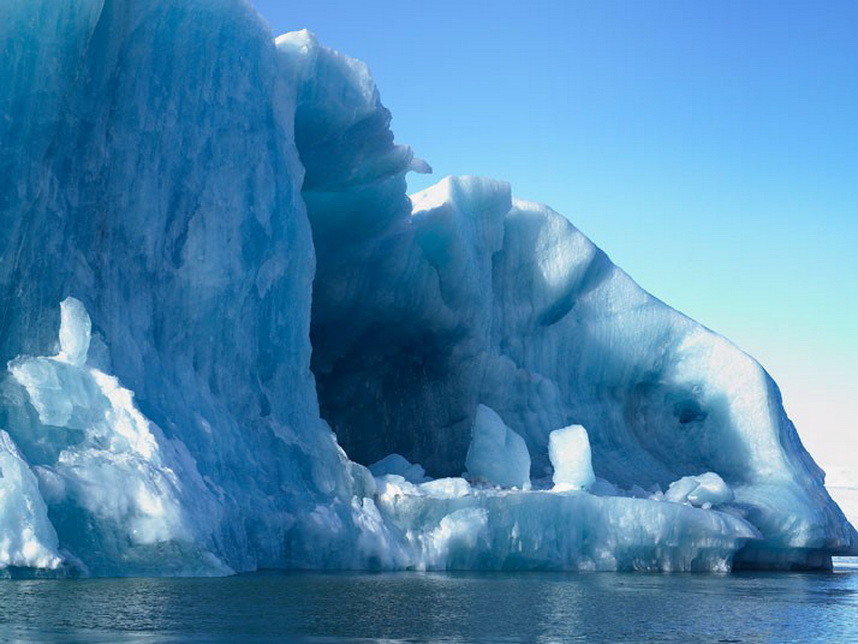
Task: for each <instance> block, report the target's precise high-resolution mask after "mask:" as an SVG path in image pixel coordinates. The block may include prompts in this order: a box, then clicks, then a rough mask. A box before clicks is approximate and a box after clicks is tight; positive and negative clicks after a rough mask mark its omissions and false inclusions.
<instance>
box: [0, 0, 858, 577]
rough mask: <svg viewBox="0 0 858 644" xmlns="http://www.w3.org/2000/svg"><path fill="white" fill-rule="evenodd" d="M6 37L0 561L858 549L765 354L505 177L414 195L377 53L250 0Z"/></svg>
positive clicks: (15, 27) (177, 565)
mask: <svg viewBox="0 0 858 644" xmlns="http://www.w3.org/2000/svg"><path fill="white" fill-rule="evenodd" d="M0 42H2V43H4V46H3V47H2V51H0V365H6V366H7V369H5V370H2V369H0V371H2V374H0V426H2V427H3V429H4V430H5V431H6V432H7V434H3V435H2V439H3V440H2V449H0V468H2V469H3V478H2V479H0V492H2V498H0V504H2V510H3V512H2V517H3V519H2V521H0V568H2V569H4V570H6V571H7V572H8V571H9V569H10V568H13V567H25V568H42V569H44V570H47V571H55V574H66V573H67V572H69V571H71V570H74V571H76V572H78V573H82V574H85V573H87V572H89V573H91V574H96V575H124V574H186V575H187V574H226V573H229V572H230V571H245V570H255V569H258V568H263V567H264V568H289V567H300V568H397V569H398V568H416V569H449V568H486V569H546V568H553V569H597V570H603V569H604V570H613V569H628V570H635V569H658V570H725V569H729V568H730V567H731V566H750V567H775V568H790V567H810V568H825V567H827V566H829V565H830V560H831V555H832V554H849V553H850V552H855V550H856V547H858V536H856V533H855V531H854V529H853V528H852V527H851V526H850V525H849V523H848V522H847V521H846V520H845V518H844V517H843V514H842V513H841V512H840V510H839V509H838V507H837V506H836V505H835V504H834V503H833V502H832V501H831V499H830V497H829V496H828V494H827V492H826V491H825V489H824V487H823V474H822V472H821V470H820V469H819V468H818V467H817V466H816V465H815V463H814V462H813V460H812V459H811V458H810V456H809V455H808V454H807V452H806V451H805V450H804V448H803V447H802V445H801V442H800V440H799V438H798V435H797V434H796V432H795V429H794V427H793V426H792V424H791V423H790V421H789V420H788V419H787V417H786V414H785V413H784V410H783V407H782V405H781V400H780V394H779V392H778V389H777V387H776V385H775V384H774V382H773V381H772V380H771V378H770V377H769V376H768V374H766V372H765V371H764V370H763V369H762V367H760V365H759V364H757V363H756V362H755V361H754V360H753V359H752V358H750V357H748V356H747V355H745V354H743V353H742V352H741V351H739V350H738V349H737V348H736V347H735V346H733V345H732V344H730V343H729V342H728V341H727V340H725V339H724V338H721V337H720V336H718V335H717V334H715V333H713V332H711V331H709V330H708V329H705V328H704V327H702V326H700V325H699V324H697V323H695V322H694V321H692V320H689V319H688V318H686V317H684V316H683V315H681V314H680V313H678V312H676V311H674V310H672V309H670V308H669V307H667V306H665V305H664V304H663V303H661V302H660V301H658V300H656V299H655V298H653V297H652V296H650V295H649V294H647V293H646V292H645V291H643V290H642V289H640V288H639V287H638V286H637V285H636V284H635V283H634V282H633V281H632V280H631V278H630V277H629V276H627V275H626V274H625V273H623V272H622V271H621V270H620V269H619V268H617V267H616V266H614V265H613V264H612V263H611V261H610V260H609V259H608V257H607V256H606V255H605V254H604V253H603V252H602V251H601V250H599V249H598V248H597V247H596V246H594V245H593V244H592V242H590V240H588V239H587V238H586V237H585V236H584V235H583V234H582V233H581V232H580V231H578V230H577V229H576V228H575V227H574V226H572V225H571V224H570V223H569V222H568V221H567V220H566V219H565V218H563V217H562V216H560V215H559V214H557V213H555V212H554V211H552V210H550V209H549V208H547V207H545V206H542V205H539V204H535V203H531V202H524V201H519V200H516V199H514V198H513V197H512V195H511V192H510V188H509V186H508V185H507V184H505V183H502V182H499V181H491V180H488V179H479V178H475V177H458V178H457V177H449V178H446V179H443V180H441V181H440V182H439V183H438V184H437V185H435V186H433V187H432V188H429V189H427V190H426V191H423V192H421V193H419V194H416V195H412V196H411V198H409V197H408V196H407V195H406V192H405V185H406V184H405V174H406V173H407V172H409V171H412V170H420V171H425V170H427V169H428V166H427V165H426V164H425V163H424V162H422V161H420V160H418V159H415V158H414V155H413V153H412V151H411V150H410V148H408V147H407V146H402V145H397V144H396V143H395V142H394V139H393V134H392V132H391V131H390V128H389V124H390V113H389V112H388V111H387V110H386V109H385V108H384V106H383V105H382V104H381V101H380V98H379V93H378V90H377V89H376V87H375V85H374V83H373V81H372V78H371V76H370V74H369V71H368V68H367V67H366V65H364V64H363V63H361V62H359V61H356V60H354V59H351V58H348V57H347V56H344V55H342V54H339V53H337V52H334V51H332V50H330V49H327V48H325V47H323V46H321V45H320V44H319V43H318V42H317V40H316V39H315V37H313V36H312V35H311V34H310V33H309V32H298V33H294V34H289V35H286V36H283V37H280V38H278V39H277V41H276V43H273V42H272V41H271V38H270V32H269V30H268V28H267V27H266V25H265V24H264V23H263V21H261V20H260V19H259V17H258V16H257V15H256V14H255V13H254V12H253V11H252V9H251V8H250V6H249V4H248V3H242V2H183V1H180V0H141V1H139V2H135V3H133V6H132V4H129V3H115V2H114V3H105V2H102V1H101V0H80V1H71V0H62V1H60V0H56V1H55V0H32V1H28V2H12V3H9V2H6V3H2V4H0ZM128 70H136V71H135V73H133V74H132V73H128ZM69 295H73V296H74V298H69ZM311 313H312V315H311ZM495 414H496V415H495ZM500 418H502V419H503V420H502V421H500ZM571 421H574V422H578V423H581V424H582V425H583V426H585V427H586V428H587V430H586V434H584V430H583V429H582V430H580V431H577V430H563V431H562V432H560V433H558V432H555V430H556V429H557V428H558V427H565V426H567V425H568V424H569V423H570V422H571ZM332 430H333V431H332ZM587 437H588V440H587ZM472 439H473V440H472ZM469 448H471V449H470V450H469ZM469 454H470V455H469ZM390 455H399V456H400V457H401V460H399V458H395V457H391V456H390ZM385 457H389V459H393V460H389V459H385ZM591 460H592V465H591V464H590V461H591ZM412 463H414V464H416V463H419V464H420V465H419V466H418V465H411V464H412ZM528 463H529V464H528ZM361 464H373V470H374V471H370V470H369V469H367V468H366V467H364V466H363V465H361ZM421 468H425V469H421ZM466 469H467V470H468V471H469V475H468V476H469V477H470V478H471V479H472V480H473V482H474V484H473V485H472V484H471V483H470V482H469V481H468V480H466V479H464V478H461V477H460V476H459V475H460V474H462V472H464V471H465V470H466ZM594 471H595V472H598V473H599V476H600V479H594V476H593V472H594ZM530 472H532V474H533V477H534V480H536V481H539V485H537V486H536V487H539V488H543V487H546V486H547V485H548V479H549V477H550V476H551V475H552V473H553V475H554V477H555V478H554V482H555V484H556V488H557V489H566V488H577V489H580V490H581V492H580V493H575V494H552V493H551V492H550V491H548V490H544V489H540V490H524V489H523V488H526V487H527V486H528V484H529V477H530ZM701 472H703V473H713V472H717V474H718V476H719V477H720V478H719V479H717V480H715V479H714V478H712V477H709V475H708V474H703V475H700V474H699V473H701ZM373 474H375V475H376V476H375V477H374V476H373ZM689 475H694V478H693V481H687V480H685V479H686V477H689ZM713 476H714V475H713ZM430 478H431V479H432V480H426V479H430ZM481 479H482V481H484V482H485V481H490V482H492V483H493V485H492V486H487V485H484V484H478V481H479V480H481ZM683 481H685V482H683ZM673 482H677V483H676V485H675V486H674V487H669V486H670V484H671V483H673ZM498 485H499V486H501V487H496V486H498ZM588 487H589V489H590V491H591V492H592V493H587V491H586V489H587V488H588ZM513 488H519V489H513ZM692 488H693V489H692ZM657 489H658V490H665V489H667V490H668V492H667V496H668V497H670V498H673V499H674V500H676V501H680V502H676V503H664V502H657V501H656V500H653V499H649V498H645V497H649V496H651V495H653V494H654V491H655V490H657ZM731 491H732V497H733V498H732V499H731V498H730V497H731ZM709 504H712V507H711V508H710V509H708V510H704V509H702V508H703V507H708V506H709ZM694 505H699V506H700V507H694ZM61 561H62V562H61ZM43 572H44V571H43Z"/></svg>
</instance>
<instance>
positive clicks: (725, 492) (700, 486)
mask: <svg viewBox="0 0 858 644" xmlns="http://www.w3.org/2000/svg"><path fill="white" fill-rule="evenodd" d="M656 498H663V499H664V500H665V501H671V502H673V503H689V504H691V505H693V506H695V507H698V508H699V507H702V508H703V509H705V510H708V509H709V508H711V507H712V506H713V505H722V504H724V503H730V502H731V501H732V500H733V499H734V498H735V497H734V495H733V490H731V489H730V486H728V485H727V484H726V483H725V482H724V479H722V478H721V477H720V476H718V475H717V474H715V472H704V473H703V474H700V475H699V476H683V477H682V478H681V479H679V480H678V481H674V482H673V483H671V484H670V487H668V488H667V492H665V493H664V495H656Z"/></svg>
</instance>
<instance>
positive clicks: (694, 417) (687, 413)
mask: <svg viewBox="0 0 858 644" xmlns="http://www.w3.org/2000/svg"><path fill="white" fill-rule="evenodd" d="M673 415H674V416H676V418H677V420H679V422H680V423H681V424H683V425H687V424H688V423H693V422H695V421H699V420H706V416H707V413H706V411H705V410H704V409H703V408H702V407H701V406H700V403H699V402H697V401H696V400H694V399H688V400H680V401H679V402H678V403H676V404H674V405H673Z"/></svg>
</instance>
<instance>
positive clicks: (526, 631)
mask: <svg viewBox="0 0 858 644" xmlns="http://www.w3.org/2000/svg"><path fill="white" fill-rule="evenodd" d="M271 639H286V640H290V641H306V642H326V641H408V642H424V641H432V642H451V643H452V642H504V641H522V640H525V641H537V642H546V643H547V642H557V641H636V642H640V641H676V642H680V641H682V642H686V641H744V642H749V641H754V642H756V641H802V642H808V641H810V642H813V641H817V642H830V641H858V573H856V572H845V573H839V574H828V575H819V574H816V575H813V574H750V573H747V574H735V575H695V574H672V575H662V574H634V573H629V574H620V573H586V574H581V573H575V574H554V573H545V574H538V573H532V574H505V573H497V574H474V573H459V574H456V573H448V574H433V573H403V574H375V575H366V574H305V573H286V574H273V573H272V574H256V575H246V576H238V577H232V578H228V579H130V580H123V579H107V580H83V581H46V580H19V581H11V580H10V581H2V582H0V640H2V641H55V642H76V641H80V642H84V641H86V642H93V641H95V642H115V641H118V640H121V641H141V642H172V641H189V640H190V641H204V642H208V641H212V642H214V641H236V642H238V641H269V640H271Z"/></svg>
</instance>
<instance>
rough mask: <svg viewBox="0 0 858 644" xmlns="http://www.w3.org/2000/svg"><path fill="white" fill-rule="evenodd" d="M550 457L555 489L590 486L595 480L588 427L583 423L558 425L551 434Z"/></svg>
mask: <svg viewBox="0 0 858 644" xmlns="http://www.w3.org/2000/svg"><path fill="white" fill-rule="evenodd" d="M548 458H549V459H551V466H552V467H553V468H554V474H553V476H552V477H551V480H552V481H553V482H554V490H555V491H557V492H563V491H565V490H589V489H590V488H591V487H592V486H593V483H595V482H596V475H595V474H593V455H592V453H591V451H590V439H589V437H588V436H587V430H586V429H584V428H583V427H582V426H581V425H570V426H569V427H564V428H563V429H555V430H554V431H553V432H551V433H550V434H549V435H548Z"/></svg>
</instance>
